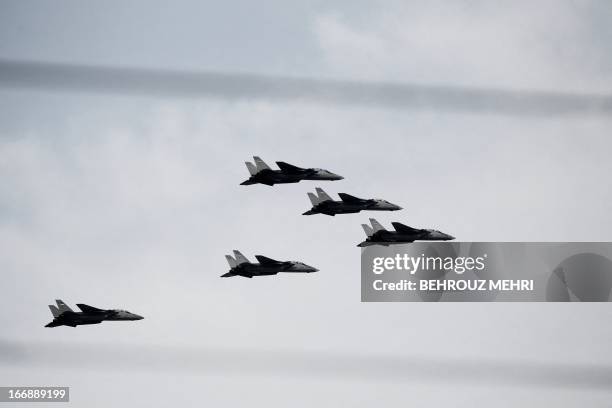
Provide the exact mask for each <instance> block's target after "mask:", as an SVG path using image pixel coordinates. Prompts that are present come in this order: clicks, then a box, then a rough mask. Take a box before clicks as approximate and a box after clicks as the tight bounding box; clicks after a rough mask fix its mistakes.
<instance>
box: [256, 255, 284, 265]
mask: <svg viewBox="0 0 612 408" xmlns="http://www.w3.org/2000/svg"><path fill="white" fill-rule="evenodd" d="M255 258H256V259H257V261H258V262H259V263H260V264H261V265H279V264H282V262H280V261H277V260H275V259H271V258H268V257H265V256H263V255H255Z"/></svg>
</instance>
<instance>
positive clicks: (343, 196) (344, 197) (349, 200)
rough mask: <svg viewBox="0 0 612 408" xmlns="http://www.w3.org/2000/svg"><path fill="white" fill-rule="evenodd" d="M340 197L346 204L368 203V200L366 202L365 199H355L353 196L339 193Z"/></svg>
mask: <svg viewBox="0 0 612 408" xmlns="http://www.w3.org/2000/svg"><path fill="white" fill-rule="evenodd" d="M338 196H339V197H340V199H341V200H342V201H344V202H345V203H363V202H365V201H367V200H364V199H363V198H359V197H355V196H352V195H350V194H346V193H338Z"/></svg>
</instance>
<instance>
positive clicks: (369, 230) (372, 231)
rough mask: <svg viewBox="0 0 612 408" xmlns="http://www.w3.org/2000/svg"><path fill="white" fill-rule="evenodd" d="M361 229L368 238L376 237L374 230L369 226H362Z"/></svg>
mask: <svg viewBox="0 0 612 408" xmlns="http://www.w3.org/2000/svg"><path fill="white" fill-rule="evenodd" d="M361 227H362V228H363V230H364V231H365V233H366V235H367V236H368V237H371V236H372V235H374V230H373V229H372V227H370V226H369V225H368V224H361Z"/></svg>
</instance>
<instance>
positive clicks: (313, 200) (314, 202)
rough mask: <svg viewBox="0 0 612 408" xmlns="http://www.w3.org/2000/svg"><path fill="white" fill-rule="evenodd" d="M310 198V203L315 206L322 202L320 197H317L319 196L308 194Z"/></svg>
mask: <svg viewBox="0 0 612 408" xmlns="http://www.w3.org/2000/svg"><path fill="white" fill-rule="evenodd" d="M308 198H310V202H311V203H312V205H313V206H315V205H317V204H319V203H320V202H321V200H319V197H317V195H316V194H314V193H308Z"/></svg>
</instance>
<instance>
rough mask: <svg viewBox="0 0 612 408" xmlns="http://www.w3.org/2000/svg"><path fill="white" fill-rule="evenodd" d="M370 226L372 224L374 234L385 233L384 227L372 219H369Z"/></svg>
mask: <svg viewBox="0 0 612 408" xmlns="http://www.w3.org/2000/svg"><path fill="white" fill-rule="evenodd" d="M370 224H372V229H373V230H374V232H378V231H385V227H383V226H382V225H381V224H380V222H378V221H376V220H375V219H374V218H370Z"/></svg>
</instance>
